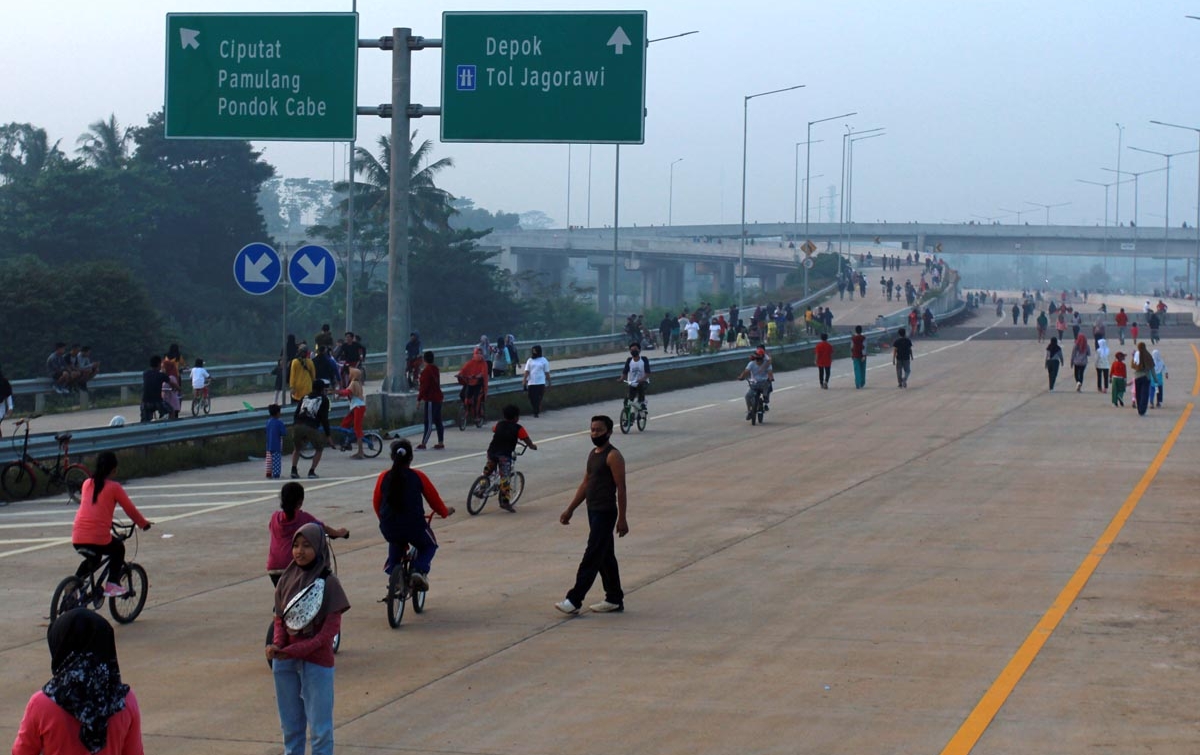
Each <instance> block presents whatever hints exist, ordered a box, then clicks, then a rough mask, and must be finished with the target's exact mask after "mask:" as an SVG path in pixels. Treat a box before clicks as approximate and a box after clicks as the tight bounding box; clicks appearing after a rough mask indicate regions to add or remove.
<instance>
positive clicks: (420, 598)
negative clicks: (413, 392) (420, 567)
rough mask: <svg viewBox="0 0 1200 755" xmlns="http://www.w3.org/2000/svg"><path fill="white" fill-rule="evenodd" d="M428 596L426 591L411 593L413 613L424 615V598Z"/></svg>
mask: <svg viewBox="0 0 1200 755" xmlns="http://www.w3.org/2000/svg"><path fill="white" fill-rule="evenodd" d="M428 594H429V591H428V590H413V591H412V604H413V610H414V611H416V612H417V613H424V611H425V596H426V595H428Z"/></svg>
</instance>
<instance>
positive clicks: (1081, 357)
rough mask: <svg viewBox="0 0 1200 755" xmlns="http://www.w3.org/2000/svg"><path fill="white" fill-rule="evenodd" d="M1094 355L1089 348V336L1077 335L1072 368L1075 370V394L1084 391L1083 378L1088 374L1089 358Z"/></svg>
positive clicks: (1072, 355) (1072, 348)
mask: <svg viewBox="0 0 1200 755" xmlns="http://www.w3.org/2000/svg"><path fill="white" fill-rule="evenodd" d="M1091 355H1092V350H1091V347H1089V346H1088V342H1087V336H1085V335H1084V334H1083V333H1077V334H1076V335H1075V345H1074V346H1072V347H1071V367H1073V368H1074V369H1075V392H1076V393H1079V392H1080V391H1082V390H1083V376H1084V374H1085V373H1086V372H1087V363H1088V357H1090V356H1091Z"/></svg>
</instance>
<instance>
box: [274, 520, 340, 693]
mask: <svg viewBox="0 0 1200 755" xmlns="http://www.w3.org/2000/svg"><path fill="white" fill-rule="evenodd" d="M325 538H326V540H332V539H333V538H331V537H330V536H329V535H325ZM346 539H347V540H349V539H350V533H349V532H347V533H346ZM329 557H330V558H331V559H332V560H333V564H332V567H331V568H332V570H333V573H334V574H337V554H336V553H334V551H333V543H330V544H329ZM280 576H281V575H279V574H276V573H274V572H271V573H270V577H271V584H272V585H276V586H278V585H279V577H280ZM273 642H275V620H274V619H272V620H271V623H270V624H268V625H267V643H266V645H264V646H263V647H266V646H267V645H270V644H271V643H273ZM341 646H342V633H341V632H338V633H337V634H335V635H334V636H333V652H334V654H335V655H336V654H337V651H338V648H340V647H341ZM267 668H271V669H273V668H275V663H274V661H272V660H271V659H270V658H268V659H267Z"/></svg>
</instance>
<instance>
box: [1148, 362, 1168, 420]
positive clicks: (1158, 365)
mask: <svg viewBox="0 0 1200 755" xmlns="http://www.w3.org/2000/svg"><path fill="white" fill-rule="evenodd" d="M1150 356H1151V358H1153V359H1154V370H1153V372H1152V373H1151V379H1152V380H1153V381H1154V387H1155V388H1156V389H1157V392H1158V400H1157V401H1155V402H1154V406H1155V407H1157V408H1159V409H1161V408H1162V400H1163V381H1164V380H1166V379H1167V363H1166V362H1164V361H1163V358H1162V352H1161V351H1159V350H1158V349H1155V350H1154V351H1152V352H1150Z"/></svg>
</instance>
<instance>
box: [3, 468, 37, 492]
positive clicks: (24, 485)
mask: <svg viewBox="0 0 1200 755" xmlns="http://www.w3.org/2000/svg"><path fill="white" fill-rule="evenodd" d="M36 483H37V478H36V477H34V476H33V468H32V467H30V466H29V465H28V464H26V463H25V462H23V461H10V462H9V463H8V464H5V465H4V468H3V469H0V487H3V488H4V492H5V493H7V494H8V495H9V496H10V497H11V498H28V497H29V496H31V495H33V488H34V485H35V484H36Z"/></svg>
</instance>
